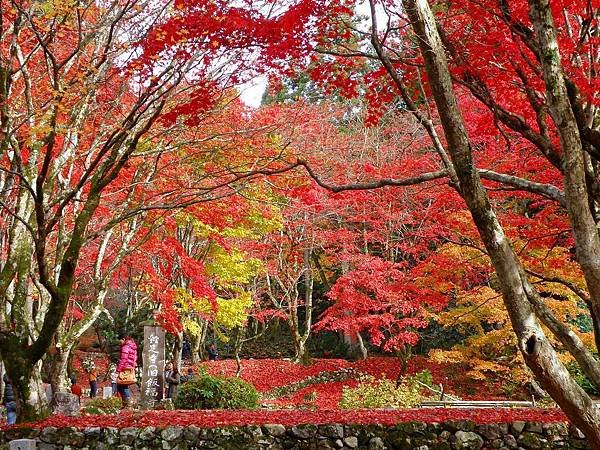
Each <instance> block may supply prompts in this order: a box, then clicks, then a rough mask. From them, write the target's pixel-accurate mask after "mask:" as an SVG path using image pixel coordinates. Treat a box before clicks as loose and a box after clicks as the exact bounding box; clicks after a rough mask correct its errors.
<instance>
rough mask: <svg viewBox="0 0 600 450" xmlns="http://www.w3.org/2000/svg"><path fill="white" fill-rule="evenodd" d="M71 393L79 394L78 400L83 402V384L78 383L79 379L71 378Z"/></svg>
mask: <svg viewBox="0 0 600 450" xmlns="http://www.w3.org/2000/svg"><path fill="white" fill-rule="evenodd" d="M71 393H73V394H75V395H76V396H77V400H78V401H79V402H80V403H81V393H82V391H81V386H79V385H78V384H77V379H75V378H71Z"/></svg>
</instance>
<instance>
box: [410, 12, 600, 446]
mask: <svg viewBox="0 0 600 450" xmlns="http://www.w3.org/2000/svg"><path fill="white" fill-rule="evenodd" d="M403 5H404V7H405V10H406V11H407V14H408V16H409V18H410V21H411V24H412V26H413V29H414V31H415V34H416V35H417V41H418V43H419V47H420V50H421V55H422V56H423V58H424V60H425V68H426V71H427V75H428V79H429V82H430V85H431V89H432V92H433V96H434V99H435V103H436V105H437V109H438V112H439V115H440V119H441V122H442V126H443V129H444V134H445V136H446V141H447V142H448V148H449V152H450V155H451V158H452V163H453V165H454V167H455V170H456V173H457V176H458V179H459V182H460V186H459V187H458V189H459V192H460V194H461V196H462V197H463V199H464V200H465V202H466V204H467V207H468V208H469V211H470V212H471V215H472V217H473V221H474V222H475V225H476V226H477V229H478V231H479V234H480V236H481V239H482V241H483V243H484V245H485V247H486V249H487V251H488V254H489V255H490V258H491V260H492V264H493V266H494V269H495V271H496V274H497V275H498V278H499V280H500V283H501V288H502V297H503V300H504V304H505V306H506V308H507V310H508V313H509V316H510V319H511V323H512V327H513V330H514V332H515V334H516V335H517V342H518V346H519V349H520V351H521V353H522V354H523V357H524V359H525V362H526V363H527V365H528V366H529V367H530V369H531V370H532V371H533V373H534V374H535V375H536V377H537V379H538V380H539V381H540V382H541V384H542V386H543V387H544V389H545V390H546V391H547V392H548V393H549V394H550V395H551V396H552V398H554V400H555V401H556V402H557V403H558V404H559V405H560V407H561V408H562V409H563V411H564V412H565V414H566V415H567V416H568V417H569V419H570V420H571V421H572V422H573V423H574V424H575V425H576V426H577V427H579V428H580V429H581V430H582V431H583V432H584V433H585V435H586V436H587V437H588V439H589V440H590V441H591V443H592V444H593V446H594V447H597V446H598V445H600V415H599V413H598V411H597V408H595V406H594V405H593V403H592V401H591V399H590V398H589V396H588V395H587V394H586V393H585V392H584V391H583V390H582V389H581V388H580V387H579V386H578V385H577V383H575V382H574V381H573V379H572V378H571V377H570V375H569V373H568V371H567V370H566V368H565V367H564V365H563V364H562V363H561V362H560V360H559V359H558V355H557V354H556V352H555V350H554V349H553V347H552V345H551V343H550V342H549V341H548V339H547V338H546V336H545V335H544V333H543V331H542V329H541V328H540V327H539V325H538V323H537V321H536V317H535V314H534V311H533V309H532V307H531V305H530V303H529V299H528V296H527V294H526V292H525V287H524V282H526V280H523V279H522V278H521V273H522V270H523V269H522V267H521V265H520V263H519V261H518V258H517V255H516V254H515V253H514V251H513V249H512V246H511V243H510V242H509V241H508V239H507V238H506V236H505V234H504V231H503V229H502V227H501V226H500V224H499V222H498V220H497V218H496V215H495V214H494V211H493V209H492V206H491V205H490V203H489V200H488V197H487V193H486V191H485V189H484V187H483V185H482V184H481V180H480V179H479V175H478V172H477V170H476V168H475V167H474V165H473V160H472V150H471V143H470V141H469V138H468V135H467V130H466V127H465V125H464V121H463V118H462V115H461V113H460V110H459V108H458V104H457V101H456V97H455V95H454V91H453V86H452V79H451V77H450V73H449V70H448V65H447V61H446V57H445V52H444V49H443V47H442V44H441V40H440V37H439V34H438V32H437V27H436V23H435V19H434V17H433V14H432V12H431V10H430V8H429V5H428V3H427V1H426V0H403ZM596 233H597V230H596Z"/></svg>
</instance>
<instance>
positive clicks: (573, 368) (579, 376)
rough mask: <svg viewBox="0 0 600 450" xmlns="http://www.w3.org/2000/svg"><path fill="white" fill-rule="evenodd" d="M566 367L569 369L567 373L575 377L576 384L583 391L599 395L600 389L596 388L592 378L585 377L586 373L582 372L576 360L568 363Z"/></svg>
mask: <svg viewBox="0 0 600 450" xmlns="http://www.w3.org/2000/svg"><path fill="white" fill-rule="evenodd" d="M567 369H568V370H569V373H570V374H571V376H572V377H573V378H574V379H575V381H576V382H577V384H578V385H579V386H580V387H581V388H582V389H583V390H584V391H585V392H587V393H588V394H590V395H599V394H600V391H599V390H598V388H597V387H596V385H594V383H592V380H590V379H589V378H588V377H587V375H586V374H585V373H584V372H583V370H581V369H580V367H579V365H578V364H577V363H576V362H571V363H568V364H567Z"/></svg>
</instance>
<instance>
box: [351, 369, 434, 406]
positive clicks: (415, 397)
mask: <svg viewBox="0 0 600 450" xmlns="http://www.w3.org/2000/svg"><path fill="white" fill-rule="evenodd" d="M420 378H426V376H425V375H423V376H421V374H417V375H415V376H413V377H406V378H404V379H403V380H402V383H400V386H398V388H396V383H395V382H394V381H392V380H388V379H387V378H383V379H381V380H375V379H374V378H373V377H367V379H366V381H363V382H362V383H360V384H359V385H358V386H357V387H355V388H348V387H345V388H344V390H343V391H342V398H341V400H340V408H341V409H362V408H414V407H415V406H418V405H419V404H420V403H421V402H422V401H423V400H426V399H427V397H426V396H425V395H423V394H422V392H421V389H422V388H421V386H420V385H419V384H418V383H417V380H419V381H420Z"/></svg>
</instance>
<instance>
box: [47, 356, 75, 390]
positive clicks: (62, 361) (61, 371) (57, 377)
mask: <svg viewBox="0 0 600 450" xmlns="http://www.w3.org/2000/svg"><path fill="white" fill-rule="evenodd" d="M71 351H72V347H67V348H57V349H56V353H55V354H54V357H53V358H52V365H51V367H50V386H52V392H66V391H68V390H69V370H68V369H69V358H70V356H71Z"/></svg>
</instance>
